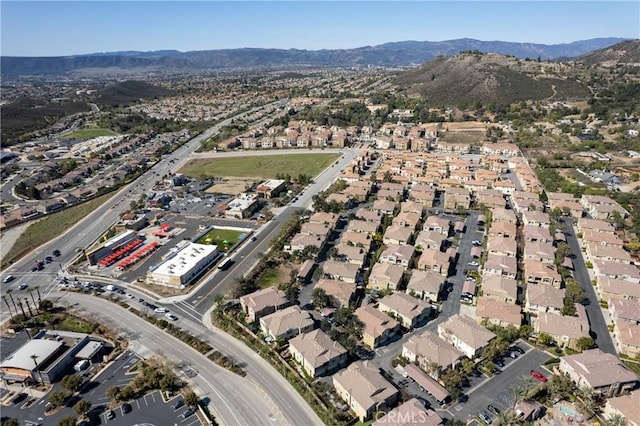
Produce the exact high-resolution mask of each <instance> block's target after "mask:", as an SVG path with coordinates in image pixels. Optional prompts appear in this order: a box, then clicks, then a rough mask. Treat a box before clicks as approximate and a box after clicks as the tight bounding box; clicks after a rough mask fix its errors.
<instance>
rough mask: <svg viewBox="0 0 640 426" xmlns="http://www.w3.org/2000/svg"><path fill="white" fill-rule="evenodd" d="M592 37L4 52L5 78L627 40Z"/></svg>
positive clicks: (528, 52)
mask: <svg viewBox="0 0 640 426" xmlns="http://www.w3.org/2000/svg"><path fill="white" fill-rule="evenodd" d="M625 40H627V39H624V38H614V37H611V38H593V39H589V40H581V41H575V42H572V43H565V44H553V45H547V44H535V43H518V42H505V41H481V40H474V39H470V38H463V39H456V40H447V41H437V42H432V41H402V42H393V43H385V44H381V45H377V46H364V47H358V48H354V49H323V50H300V49H259V48H242V49H224V50H203V51H190V52H180V51H176V50H158V51H152V52H136V51H126V52H110V53H94V54H85V55H73V56H59V57H19V56H2V57H1V58H0V73H1V74H2V78H3V79H5V80H6V79H11V78H15V77H18V76H24V75H71V74H77V73H84V72H96V71H98V72H102V73H108V72H111V71H115V72H123V71H135V72H161V71H169V72H171V71H175V72H192V71H194V72H197V71H207V70H223V69H232V68H256V67H269V68H273V67H278V68H283V67H300V66H309V67H366V66H385V67H393V66H399V67H408V66H414V65H418V64H422V63H425V62H428V61H430V60H432V59H434V58H437V57H439V56H451V55H455V54H458V53H460V52H464V51H481V52H492V53H499V54H503V55H511V56H515V57H517V58H522V59H525V58H531V59H538V58H539V59H543V60H553V59H558V58H574V57H578V56H581V55H584V54H587V53H589V52H592V51H594V50H598V49H603V48H607V47H609V46H612V45H614V44H616V43H619V42H622V41H625Z"/></svg>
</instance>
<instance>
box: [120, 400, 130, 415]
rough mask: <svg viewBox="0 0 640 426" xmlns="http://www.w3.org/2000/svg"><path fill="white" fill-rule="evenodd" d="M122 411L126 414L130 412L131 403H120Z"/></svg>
mask: <svg viewBox="0 0 640 426" xmlns="http://www.w3.org/2000/svg"><path fill="white" fill-rule="evenodd" d="M122 412H123V413H125V414H127V413H130V412H131V404H129V403H127V402H125V403H124V404H122Z"/></svg>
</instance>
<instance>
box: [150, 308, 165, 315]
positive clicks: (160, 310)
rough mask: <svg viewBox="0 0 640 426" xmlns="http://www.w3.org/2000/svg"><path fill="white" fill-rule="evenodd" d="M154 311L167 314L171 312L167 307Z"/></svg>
mask: <svg viewBox="0 0 640 426" xmlns="http://www.w3.org/2000/svg"><path fill="white" fill-rule="evenodd" d="M153 311H154V312H156V313H158V314H166V313H167V312H169V311H168V310H167V308H155V309H154V310H153Z"/></svg>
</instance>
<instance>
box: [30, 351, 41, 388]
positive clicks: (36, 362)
mask: <svg viewBox="0 0 640 426" xmlns="http://www.w3.org/2000/svg"><path fill="white" fill-rule="evenodd" d="M30 358H31V359H32V360H33V364H34V365H35V367H36V368H35V369H36V370H37V371H38V374H39V375H40V384H44V380H43V379H42V371H40V370H39V369H38V361H37V359H38V355H36V354H33V355H31V356H30Z"/></svg>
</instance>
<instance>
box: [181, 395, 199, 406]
mask: <svg viewBox="0 0 640 426" xmlns="http://www.w3.org/2000/svg"><path fill="white" fill-rule="evenodd" d="M184 403H185V404H187V405H188V406H189V407H191V408H195V407H197V406H198V395H196V393H195V392H193V391H191V392H187V393H186V394H185V395H184Z"/></svg>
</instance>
